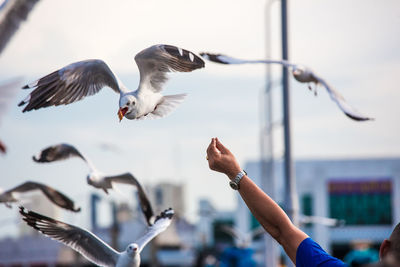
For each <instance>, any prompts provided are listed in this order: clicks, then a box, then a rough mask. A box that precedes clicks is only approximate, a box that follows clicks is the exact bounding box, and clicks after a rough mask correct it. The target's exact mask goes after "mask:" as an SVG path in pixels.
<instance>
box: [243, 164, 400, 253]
mask: <svg viewBox="0 0 400 267" xmlns="http://www.w3.org/2000/svg"><path fill="white" fill-rule="evenodd" d="M274 169H275V178H276V187H277V188H276V196H277V199H276V201H277V202H278V203H282V201H283V199H284V196H283V192H284V190H283V175H282V171H283V166H282V164H281V163H277V164H276V165H275V168H274ZM245 170H246V171H247V172H248V174H249V176H250V177H251V178H252V180H254V181H255V182H256V183H257V184H258V185H260V177H261V175H260V163H259V162H248V163H247V164H246V165H245ZM295 173H296V179H297V192H298V196H299V203H300V213H301V214H304V215H313V216H322V217H331V218H337V219H342V220H345V225H344V226H343V227H333V228H330V227H327V226H324V225H322V224H317V223H314V224H307V225H302V229H303V230H304V231H305V232H306V233H307V234H308V235H310V236H311V237H312V238H313V239H314V240H315V241H317V242H318V243H319V244H320V245H321V246H322V247H323V248H324V249H326V250H327V251H328V252H330V253H331V254H333V255H334V256H336V257H338V258H341V259H343V257H344V255H345V254H346V253H347V252H349V250H350V249H351V244H352V243H353V242H354V241H356V240H368V241H369V242H370V243H371V244H372V246H373V247H375V248H376V247H379V245H380V243H381V242H382V241H383V239H385V238H387V237H388V236H389V235H390V233H391V231H392V230H393V228H394V227H395V225H396V224H397V223H399V222H400V206H399V205H398V203H400V158H377V159H374V158H370V159H335V160H312V159H310V160H298V161H296V162H295ZM396 203H397V204H396ZM235 224H236V225H237V226H238V227H239V228H240V229H242V230H243V231H247V230H249V229H252V228H253V227H254V226H255V225H256V224H257V223H256V221H255V219H254V217H253V216H252V215H251V213H250V212H249V210H248V209H247V207H246V205H245V203H244V202H243V201H242V199H241V198H240V196H238V213H237V216H236V220H235Z"/></svg>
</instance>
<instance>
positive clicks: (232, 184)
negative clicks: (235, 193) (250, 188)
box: [229, 181, 238, 190]
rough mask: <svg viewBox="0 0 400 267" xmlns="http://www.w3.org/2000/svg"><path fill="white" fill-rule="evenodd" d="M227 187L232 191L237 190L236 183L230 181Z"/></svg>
mask: <svg viewBox="0 0 400 267" xmlns="http://www.w3.org/2000/svg"><path fill="white" fill-rule="evenodd" d="M229 185H230V186H231V187H232V189H233V190H238V185H237V184H236V183H234V182H232V181H230V182H229Z"/></svg>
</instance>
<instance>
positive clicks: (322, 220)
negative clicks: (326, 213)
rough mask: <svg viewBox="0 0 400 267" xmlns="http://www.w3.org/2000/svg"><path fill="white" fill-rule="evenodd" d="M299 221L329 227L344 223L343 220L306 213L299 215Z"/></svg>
mask: <svg viewBox="0 0 400 267" xmlns="http://www.w3.org/2000/svg"><path fill="white" fill-rule="evenodd" d="M299 221H300V223H301V224H307V223H315V224H320V225H325V226H329V227H341V226H344V225H345V224H346V221H345V220H340V219H335V218H328V217H321V216H307V215H300V216H299Z"/></svg>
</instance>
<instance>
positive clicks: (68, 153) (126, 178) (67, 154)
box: [32, 144, 154, 225]
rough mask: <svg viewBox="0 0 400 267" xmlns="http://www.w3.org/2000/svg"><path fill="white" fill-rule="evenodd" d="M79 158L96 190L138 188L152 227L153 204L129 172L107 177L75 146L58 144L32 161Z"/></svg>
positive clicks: (34, 157)
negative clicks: (116, 186) (115, 184)
mask: <svg viewBox="0 0 400 267" xmlns="http://www.w3.org/2000/svg"><path fill="white" fill-rule="evenodd" d="M73 157H78V158H81V159H82V160H83V161H85V162H86V164H87V165H88V167H89V169H90V172H89V174H88V175H87V177H86V180H87V183H88V184H89V185H91V186H93V187H95V188H99V189H103V190H104V192H105V193H107V194H108V190H109V189H113V184H114V183H121V184H129V185H133V186H135V187H136V189H137V192H138V195H139V202H140V207H141V209H142V211H143V213H144V215H145V217H146V220H147V224H148V225H151V223H152V221H153V220H154V212H153V209H152V207H151V203H150V201H149V199H148V197H147V195H146V193H145V191H144V189H143V187H142V186H141V185H140V183H139V182H138V180H137V179H136V178H135V177H134V176H133V175H132V174H131V173H129V172H127V173H123V174H120V175H113V176H110V175H106V174H104V173H102V172H100V171H99V170H97V169H96V168H95V166H94V165H93V164H92V163H91V161H90V160H89V159H88V158H87V157H84V156H83V155H82V154H81V153H80V152H79V151H78V150H77V149H76V148H75V147H74V146H72V145H69V144H58V145H54V146H49V147H47V148H45V149H43V150H42V151H40V152H39V153H38V155H36V156H33V157H32V159H33V160H34V161H35V162H38V163H46V162H53V161H60V160H65V159H68V158H73Z"/></svg>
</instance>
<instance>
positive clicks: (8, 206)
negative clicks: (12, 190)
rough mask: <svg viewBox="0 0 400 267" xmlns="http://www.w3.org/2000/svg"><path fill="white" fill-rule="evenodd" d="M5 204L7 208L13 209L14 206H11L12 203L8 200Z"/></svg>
mask: <svg viewBox="0 0 400 267" xmlns="http://www.w3.org/2000/svg"><path fill="white" fill-rule="evenodd" d="M4 204H5V205H6V207H7V208H9V209H11V208H12V206H11V204H10V203H8V202H6V203H4Z"/></svg>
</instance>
